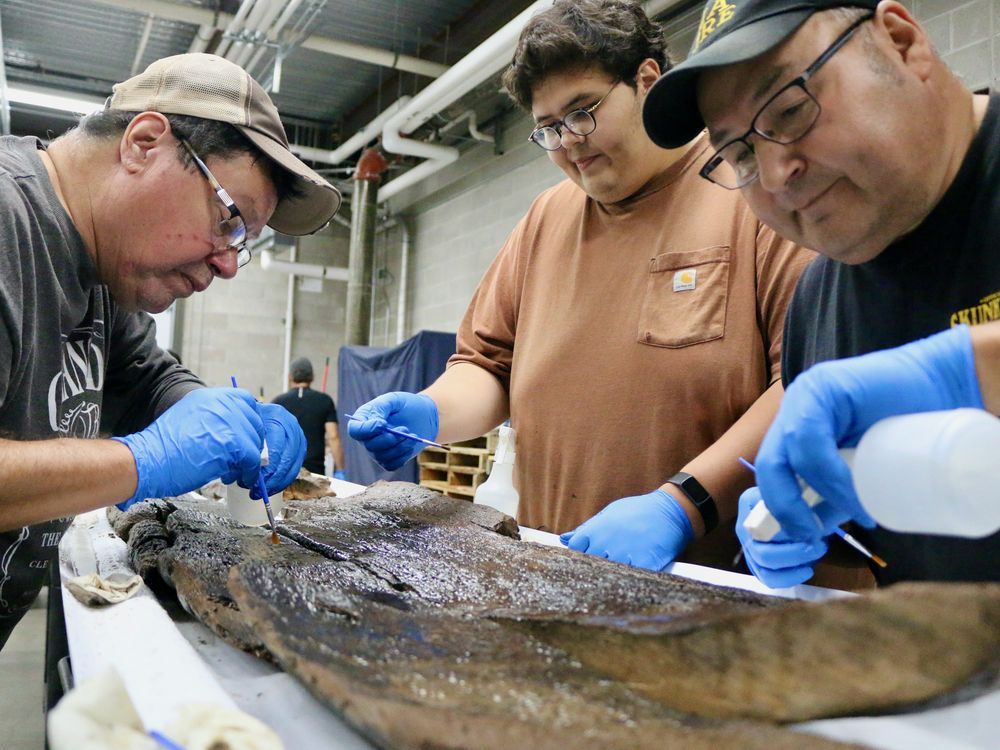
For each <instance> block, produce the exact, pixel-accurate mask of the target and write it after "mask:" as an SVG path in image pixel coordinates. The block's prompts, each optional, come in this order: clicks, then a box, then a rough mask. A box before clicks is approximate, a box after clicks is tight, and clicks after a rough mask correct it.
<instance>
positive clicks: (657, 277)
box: [638, 245, 729, 348]
mask: <svg viewBox="0 0 1000 750" xmlns="http://www.w3.org/2000/svg"><path fill="white" fill-rule="evenodd" d="M728 296H729V246H728V245H716V246H714V247H706V248H704V249H701V250H685V251H682V252H672V253H662V254H660V255H657V256H656V257H655V258H653V259H652V260H650V261H649V279H648V280H647V282H646V296H645V299H643V301H642V307H641V308H640V310H639V332H638V333H639V343H640V344H648V345H650V346H665V347H670V348H678V347H682V346H691V345H692V344H700V343H703V342H705V341H712V340H713V339H718V338H722V334H723V333H725V330H726V300H727V298H728Z"/></svg>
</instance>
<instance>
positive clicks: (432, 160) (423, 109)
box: [378, 0, 552, 201]
mask: <svg viewBox="0 0 1000 750" xmlns="http://www.w3.org/2000/svg"><path fill="white" fill-rule="evenodd" d="M551 5H552V0H538V1H537V2H534V3H532V4H531V5H530V6H528V7H527V8H526V9H525V10H523V11H522V12H521V13H519V14H518V15H517V16H516V17H515V18H514V20H512V21H510V22H508V23H507V24H506V25H505V26H503V27H502V28H501V29H500V30H499V31H497V32H496V33H495V34H493V36H491V37H490V38H489V39H487V40H486V41H485V42H483V43H482V44H480V45H479V46H478V47H476V48H475V49H474V50H472V52H470V53H469V54H467V55H466V56H465V57H463V58H462V59H461V60H459V61H458V62H457V63H455V64H454V65H452V66H451V67H450V68H449V69H448V72H447V73H445V74H444V75H442V76H441V77H440V78H438V79H436V80H434V81H432V82H431V83H430V84H429V85H428V86H427V87H426V88H424V89H423V91H421V92H420V93H419V94H417V95H416V96H414V97H413V99H411V100H410V102H409V103H408V104H407V105H406V106H405V107H403V108H402V110H400V111H399V112H398V113H396V114H395V115H394V116H393V117H391V118H390V119H389V121H388V122H386V124H385V127H384V128H383V129H382V147H383V148H384V149H385V150H386V151H388V152H390V153H393V154H405V155H407V156H419V157H423V158H425V159H427V160H428V161H425V162H424V163H423V164H420V165H418V166H416V167H414V168H413V169H411V170H410V171H408V172H406V173H404V174H402V175H400V176H399V177H397V178H396V179H395V180H393V181H392V182H390V183H388V184H387V185H386V186H385V187H384V188H382V189H381V190H380V191H379V195H378V198H379V201H387V200H389V199H390V198H392V197H393V196H394V195H398V194H399V193H400V192H401V191H403V190H405V189H407V188H409V187H412V186H413V185H415V184H416V183H418V182H420V181H421V180H423V179H426V178H427V177H429V176H430V175H432V174H434V173H435V172H437V171H439V170H441V169H442V168H444V167H446V166H447V165H449V164H451V163H452V162H454V161H455V160H456V159H458V155H459V154H458V149H457V148H452V147H449V146H438V145H435V144H430V143H424V142H422V141H415V140H410V139H408V138H403V137H402V136H403V135H404V134H406V133H412V132H413V131H414V130H416V129H417V128H419V127H420V126H421V125H423V124H424V123H425V122H427V121H428V120H429V119H431V118H432V117H433V116H434V115H436V114H437V113H438V112H440V111H441V110H443V109H444V108H445V107H447V106H448V105H450V104H452V103H453V102H455V101H457V100H458V99H460V98H461V97H463V96H464V95H465V94H467V93H468V92H469V91H472V89H474V88H476V86H479V85H480V84H482V83H483V82H484V81H486V80H488V79H490V78H492V77H493V76H494V75H496V74H497V73H498V72H499V71H500V70H502V69H503V68H504V67H506V66H507V65H509V64H510V58H511V56H512V55H513V53H514V48H515V46H516V45H517V39H518V37H519V36H520V35H521V29H523V28H524V25H525V24H526V23H527V22H528V19H530V18H531V17H532V16H533V15H534V14H535V13H537V12H538V11H539V10H541V9H543V8H547V7H549V6H551Z"/></svg>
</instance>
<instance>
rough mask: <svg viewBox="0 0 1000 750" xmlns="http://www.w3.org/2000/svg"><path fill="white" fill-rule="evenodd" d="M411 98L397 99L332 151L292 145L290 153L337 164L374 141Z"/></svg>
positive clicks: (402, 97) (311, 159)
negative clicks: (387, 122) (390, 119)
mask: <svg viewBox="0 0 1000 750" xmlns="http://www.w3.org/2000/svg"><path fill="white" fill-rule="evenodd" d="M411 98H412V97H409V96H401V97H399V98H398V99H397V100H396V101H394V102H393V103H392V104H390V105H389V106H388V107H386V109H385V110H384V111H383V112H382V113H381V114H379V115H378V116H376V117H375V119H374V120H372V121H371V122H369V123H368V124H367V125H365V126H364V127H363V128H361V130H359V131H358V132H357V133H355V134H354V135H352V136H351V137H350V138H348V139H347V140H346V141H344V142H343V143H342V144H340V145H339V146H337V148H335V149H333V150H332V151H328V150H326V149H321V148H313V147H312V146H299V145H296V144H292V146H291V147H290V148H291V150H292V153H293V154H297V155H298V156H301V157H302V158H303V159H309V160H310V161H319V162H323V163H324V164H339V163H340V162H342V161H344V160H345V159H346V158H347V157H348V156H350V155H351V154H353V153H354V152H355V151H357V150H359V149H361V148H364V147H365V146H367V145H368V143H369V142H370V141H372V140H374V139H375V138H376V137H377V136H378V134H379V133H380V132H381V131H382V127H383V126H384V125H385V123H386V121H387V120H388V119H389V118H390V117H392V116H393V115H394V114H396V113H397V112H399V110H400V109H401V108H402V107H403V106H404V105H405V104H406V103H407V102H409V101H410V99H411Z"/></svg>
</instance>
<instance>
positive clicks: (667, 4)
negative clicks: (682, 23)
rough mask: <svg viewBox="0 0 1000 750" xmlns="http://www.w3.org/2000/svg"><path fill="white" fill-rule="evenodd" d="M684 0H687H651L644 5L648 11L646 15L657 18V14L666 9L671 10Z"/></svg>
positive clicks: (644, 8)
mask: <svg viewBox="0 0 1000 750" xmlns="http://www.w3.org/2000/svg"><path fill="white" fill-rule="evenodd" d="M682 2H685V0H649V2H648V3H645V4H644V5H643V10H645V11H646V15H647V16H649V17H650V18H656V16H658V15H660V14H661V13H663V12H664V11H667V10H670V9H671V8H673V7H674V6H676V5H680V4H681V3H682Z"/></svg>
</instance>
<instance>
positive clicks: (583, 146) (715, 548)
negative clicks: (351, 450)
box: [348, 0, 812, 570]
mask: <svg viewBox="0 0 1000 750" xmlns="http://www.w3.org/2000/svg"><path fill="white" fill-rule="evenodd" d="M667 65H668V61H667V56H666V47H665V42H664V39H663V34H662V31H661V30H660V28H659V27H658V26H657V25H656V24H654V23H652V22H651V21H650V20H649V19H648V18H647V17H646V15H645V13H644V12H643V10H642V7H641V5H640V4H638V3H635V2H623V1H621V0H579V1H574V2H570V1H569V0H558V1H557V2H556V3H554V4H553V6H552V7H551V8H548V9H546V10H544V11H542V12H540V13H539V14H537V15H536V16H535V17H534V18H532V19H531V20H530V21H529V22H528V24H527V26H526V27H525V29H524V31H523V32H522V35H521V38H520V42H519V44H518V47H517V49H516V51H515V54H514V59H513V63H512V65H511V67H510V68H509V69H508V71H507V72H506V74H505V76H504V82H505V84H506V87H507V90H508V91H509V92H510V93H511V95H512V96H513V98H514V99H515V100H517V102H518V103H519V104H520V105H521V106H523V107H524V108H525V109H526V110H529V111H530V112H531V114H532V116H533V118H534V120H535V129H534V131H533V132H531V133H530V138H531V140H532V141H533V143H534V144H535V145H536V146H539V147H540V148H541V149H543V150H544V151H545V153H546V154H547V155H548V157H549V159H550V160H551V161H552V163H553V164H554V165H555V166H557V167H558V168H559V169H561V170H562V171H563V172H564V173H565V174H566V177H568V178H569V179H567V180H566V181H564V182H562V183H561V184H559V185H557V186H556V187H554V188H551V189H549V190H547V191H545V192H544V193H543V194H542V195H541V196H540V197H539V198H538V199H537V200H536V201H535V203H534V205H533V206H532V207H531V209H530V210H529V212H528V215H527V216H526V217H525V218H524V219H523V220H522V221H521V223H520V224H519V225H518V226H517V228H516V229H515V230H514V232H513V234H512V235H511V236H510V238H509V239H508V240H507V243H506V244H505V246H504V247H503V248H502V249H501V250H500V252H499V254H498V255H497V257H496V260H495V261H494V262H493V264H492V266H491V267H490V268H489V270H488V271H487V272H486V275H485V276H484V278H483V280H482V281H481V282H480V285H479V289H478V290H477V292H476V294H475V297H474V298H473V300H472V303H471V305H470V307H469V309H468V311H467V312H466V315H465V319H464V320H463V322H462V324H461V327H460V329H459V332H458V347H457V348H458V351H457V353H456V354H455V355H454V356H453V358H452V359H451V361H450V363H449V367H448V369H447V370H446V372H445V373H444V375H442V377H441V378H440V379H439V380H438V381H437V382H435V383H434V384H433V385H432V386H431V387H430V388H428V389H427V390H426V391H425V392H424V393H421V394H417V395H415V394H403V393H393V394H386V395H383V396H380V397H378V398H376V399H375V400H373V401H371V402H369V403H368V404H366V405H364V406H362V407H361V408H359V409H357V410H356V411H355V414H356V416H358V417H361V418H362V421H354V420H352V421H351V422H350V423H349V424H348V430H349V431H350V434H351V436H352V437H353V438H355V439H358V440H361V441H363V442H364V444H365V446H366V447H367V448H368V450H369V451H370V452H371V454H372V455H373V456H374V458H375V459H376V460H377V461H378V462H379V463H381V464H382V465H383V466H384V467H386V468H388V469H393V468H396V467H398V466H400V465H402V464H403V463H404V462H405V461H407V460H409V459H410V458H411V457H412V456H414V455H415V454H416V453H417V451H418V450H419V448H420V447H421V446H420V444H419V443H416V442H415V441H411V440H404V439H401V438H397V437H396V436H394V435H390V434H388V433H385V432H384V431H382V427H383V426H385V425H391V426H394V427H398V428H402V429H406V430H409V431H411V432H413V433H415V434H417V435H419V436H421V437H424V438H429V439H434V440H444V441H446V442H448V441H454V440H458V439H463V438H468V437H472V436H477V435H480V434H482V433H484V432H486V431H488V430H489V429H490V428H492V427H494V426H495V425H497V424H499V423H501V422H502V421H503V420H504V419H505V418H507V417H508V416H509V418H510V420H511V424H512V425H513V426H514V427H515V428H516V430H517V443H518V444H517V462H516V464H515V471H516V481H517V485H518V490H519V493H520V498H521V500H520V507H519V510H518V521H519V522H520V523H521V524H522V525H525V526H529V527H534V528H540V529H545V530H548V531H553V532H563V541H564V543H566V544H568V546H569V547H570V548H572V549H575V550H580V551H585V552H587V553H589V554H594V555H599V556H603V557H606V558H609V559H612V560H617V561H620V562H627V563H630V564H632V565H636V566H639V567H644V568H649V569H652V570H660V569H662V568H663V567H665V566H666V565H667V564H669V563H670V562H672V561H673V560H674V559H675V558H676V557H677V556H678V555H680V554H681V552H683V551H684V550H685V548H686V547H688V545H689V544H690V543H691V542H692V540H694V539H695V538H696V537H702V536H703V535H704V534H705V532H706V531H709V532H711V531H712V529H713V527H714V526H715V525H716V524H717V523H718V522H719V521H720V520H721V521H722V522H723V524H722V527H721V528H720V529H719V533H718V534H715V535H712V536H711V537H710V538H709V539H707V540H700V541H699V543H698V544H697V545H695V548H693V549H692V550H691V553H690V555H689V558H688V559H693V560H697V561H699V562H704V563H707V564H713V565H718V566H722V567H727V568H728V567H730V566H731V565H732V559H733V555H734V553H735V552H736V550H737V549H738V545H737V541H736V538H735V535H734V534H733V527H732V523H733V520H734V518H735V516H736V501H737V498H738V495H739V492H740V490H742V489H743V488H745V487H747V486H748V485H749V484H750V479H749V478H748V477H747V476H745V472H743V471H741V469H740V466H739V464H738V463H737V461H736V458H737V456H739V455H741V454H743V453H750V454H752V453H754V452H755V451H756V448H757V445H758V444H759V441H760V439H761V438H762V437H763V434H764V430H765V428H766V426H767V425H768V424H769V423H770V421H771V418H772V417H773V415H774V411H775V409H776V407H777V403H778V401H779V398H780V386H778V385H773V384H774V383H775V381H776V380H777V378H778V367H779V351H780V346H781V327H782V322H783V319H784V311H785V306H786V302H787V300H788V298H789V297H790V294H791V290H792V288H793V286H794V283H795V281H796V279H797V278H798V274H799V272H800V271H801V269H802V268H803V267H804V265H805V263H806V262H807V261H808V260H809V259H810V258H811V257H812V254H811V253H805V252H803V251H800V250H798V249H796V248H794V247H793V246H792V245H791V243H788V242H784V241H782V240H780V239H779V238H777V237H776V236H775V235H774V234H773V233H772V232H771V231H770V230H769V229H767V228H765V227H762V226H761V224H760V223H759V222H758V221H757V220H756V218H755V217H754V216H753V215H752V213H751V212H750V211H749V209H748V208H747V206H746V205H745V203H744V202H743V201H742V199H741V198H740V196H739V195H738V194H729V193H725V192H718V191H715V190H713V189H712V186H711V185H708V184H707V183H704V181H703V180H701V179H699V177H698V166H699V165H700V164H701V163H702V162H703V161H704V159H705V157H706V156H707V153H708V152H707V148H708V144H707V142H706V140H705V139H704V138H699V137H697V133H695V134H693V136H692V139H691V140H692V143H690V144H678V146H677V147H676V148H674V149H672V150H663V149H660V148H657V147H656V146H655V145H654V144H653V143H652V142H651V141H650V140H649V138H647V137H646V136H645V134H644V133H643V130H642V121H641V112H642V102H643V100H644V99H645V97H646V94H647V92H648V91H649V88H650V86H651V85H652V84H653V82H654V81H656V79H657V78H658V77H659V75H660V73H661V71H663V70H664V69H665V68H666V67H667Z"/></svg>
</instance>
